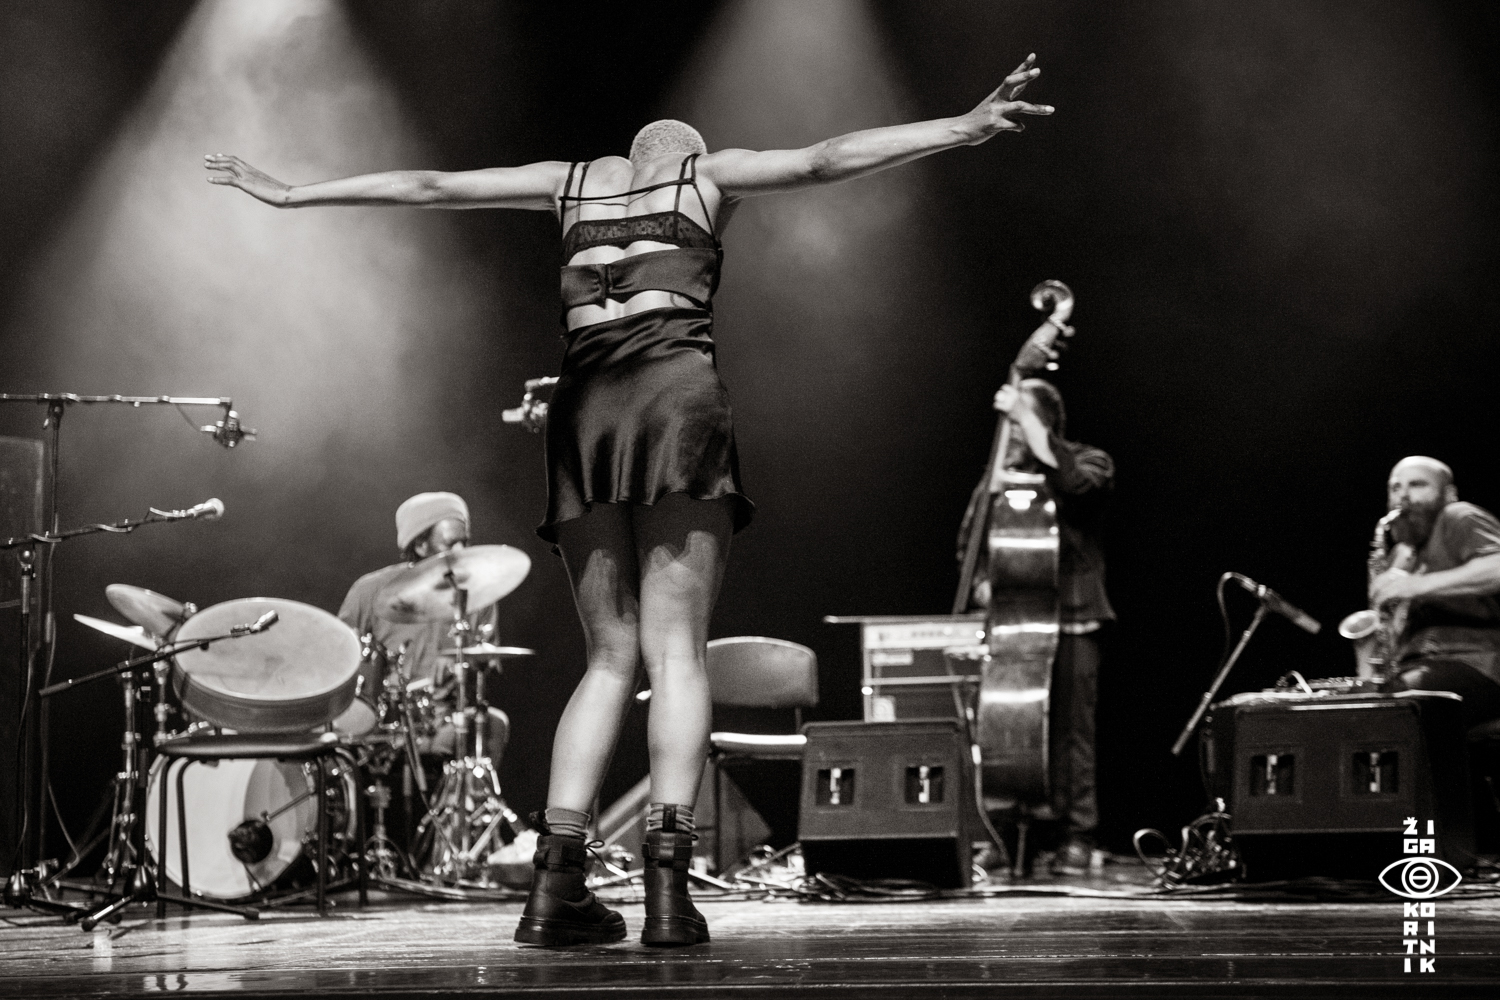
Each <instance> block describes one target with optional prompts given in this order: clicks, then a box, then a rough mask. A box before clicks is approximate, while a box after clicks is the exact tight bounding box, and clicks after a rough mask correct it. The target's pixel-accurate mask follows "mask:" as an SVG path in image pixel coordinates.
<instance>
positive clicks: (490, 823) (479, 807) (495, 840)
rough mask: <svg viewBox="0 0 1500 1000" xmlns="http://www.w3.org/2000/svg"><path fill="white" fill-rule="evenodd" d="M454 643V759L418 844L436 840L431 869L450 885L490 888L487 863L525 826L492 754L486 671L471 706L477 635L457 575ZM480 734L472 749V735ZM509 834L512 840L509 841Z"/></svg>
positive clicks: (428, 863) (428, 865)
mask: <svg viewBox="0 0 1500 1000" xmlns="http://www.w3.org/2000/svg"><path fill="white" fill-rule="evenodd" d="M448 582H449V584H450V586H452V587H453V594H454V597H453V600H454V606H453V625H452V627H451V634H452V635H453V639H454V663H453V673H454V679H455V681H456V685H455V686H456V690H457V692H458V693H457V699H458V701H457V704H456V706H455V709H456V711H455V712H454V714H453V727H454V751H453V759H452V760H451V761H449V762H448V763H447V764H445V765H444V766H443V779H442V784H441V785H440V786H439V788H438V792H437V794H436V795H435V796H434V798H433V802H432V807H431V809H430V810H429V811H428V813H427V815H426V816H425V817H423V819H422V822H421V823H420V824H419V825H418V827H417V836H416V842H417V843H421V841H422V839H423V837H424V835H427V836H430V837H431V844H430V846H429V847H428V850H427V852H426V855H427V856H426V859H425V860H426V869H427V870H428V871H429V872H430V873H431V874H432V875H435V876H437V877H438V878H440V879H442V880H444V881H446V882H460V883H461V882H478V883H479V884H480V885H481V886H485V887H489V883H488V880H487V879H486V878H485V859H486V858H487V857H488V856H489V853H490V852H491V851H493V850H496V849H498V848H499V847H500V846H502V845H503V844H504V843H508V842H509V841H510V840H514V839H515V832H514V831H515V825H514V824H515V823H517V822H519V819H518V818H517V817H516V815H515V813H513V812H512V811H511V809H510V807H509V806H507V805H506V804H505V800H504V799H503V798H501V796H500V776H499V774H497V773H496V771H495V765H494V762H493V760H492V759H491V758H490V756H489V752H488V749H489V748H488V745H487V744H488V734H489V703H488V701H487V700H486V699H485V696H484V679H483V667H480V668H479V671H478V672H477V673H476V674H475V675H474V684H475V691H474V694H475V698H474V704H473V705H471V704H470V703H469V693H468V688H469V683H468V682H469V677H470V669H469V662H468V660H467V659H465V654H464V647H465V646H466V645H467V644H468V643H467V639H468V637H469V633H470V632H471V631H472V626H471V625H470V624H469V620H468V591H466V590H464V589H463V588H462V587H459V586H458V582H457V580H456V579H455V578H454V577H453V575H452V573H451V572H450V573H449V574H448ZM471 732H472V733H473V734H474V739H473V744H472V749H471V745H470V739H469V734H470V733H471ZM507 834H509V836H508V837H507Z"/></svg>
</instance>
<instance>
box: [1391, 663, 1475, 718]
mask: <svg viewBox="0 0 1500 1000" xmlns="http://www.w3.org/2000/svg"><path fill="white" fill-rule="evenodd" d="M1393 687H1395V688H1396V689H1397V690H1403V689H1404V690H1408V691H1452V692H1453V693H1454V694H1457V695H1460V696H1461V697H1462V698H1463V700H1464V712H1463V718H1464V725H1465V726H1477V725H1479V724H1480V723H1481V722H1488V721H1490V720H1491V719H1495V718H1500V684H1496V683H1495V682H1494V681H1492V680H1490V679H1489V678H1488V677H1486V676H1485V675H1484V674H1482V673H1480V672H1479V671H1478V670H1475V669H1474V668H1473V667H1471V666H1469V665H1468V664H1467V663H1463V662H1461V661H1459V660H1448V659H1443V658H1441V656H1432V657H1423V658H1422V659H1419V660H1406V661H1404V662H1402V664H1401V675H1400V677H1399V678H1397V681H1396V683H1395V684H1394V685H1393Z"/></svg>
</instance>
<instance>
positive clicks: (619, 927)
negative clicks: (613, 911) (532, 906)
mask: <svg viewBox="0 0 1500 1000" xmlns="http://www.w3.org/2000/svg"><path fill="white" fill-rule="evenodd" d="M623 940H625V921H624V920H611V921H609V922H607V923H604V924H598V925H582V926H580V925H579V924H575V923H571V922H568V921H563V920H543V919H540V918H538V917H522V918H521V923H520V924H519V925H518V926H517V927H516V942H517V943H518V944H537V945H542V946H543V947H548V948H565V947H567V946H568V945H574V944H612V943H613V942H615V941H623Z"/></svg>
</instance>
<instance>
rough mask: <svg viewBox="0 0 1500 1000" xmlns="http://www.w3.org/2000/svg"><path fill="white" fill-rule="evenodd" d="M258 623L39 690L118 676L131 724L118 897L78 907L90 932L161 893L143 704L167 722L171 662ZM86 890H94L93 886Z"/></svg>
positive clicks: (114, 847) (119, 815)
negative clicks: (145, 817) (148, 799)
mask: <svg viewBox="0 0 1500 1000" xmlns="http://www.w3.org/2000/svg"><path fill="white" fill-rule="evenodd" d="M254 627H255V626H254V625H253V624H252V625H249V626H242V627H240V628H239V629H231V630H230V631H228V632H225V633H224V634H222V635H215V636H203V637H199V638H196V639H194V640H192V641H191V643H189V644H183V643H175V642H174V643H168V644H163V645H162V646H161V647H160V648H158V649H155V650H153V651H152V652H150V653H147V654H144V655H142V656H138V657H135V658H134V659H129V660H125V661H122V662H121V663H118V664H115V665H114V666H111V667H106V668H104V669H103V670H98V671H95V672H94V673H92V674H86V675H84V676H82V677H75V678H71V679H69V680H66V681H61V682H59V683H57V684H52V685H49V686H48V687H44V688H42V689H41V691H39V692H38V694H39V696H40V697H42V698H49V697H51V696H52V695H55V694H59V693H61V692H63V691H66V690H68V689H70V688H73V687H76V686H78V685H80V684H86V683H88V682H90V681H94V680H98V679H99V678H102V677H108V676H115V677H117V678H118V679H119V681H120V685H121V688H122V691H123V696H124V707H125V728H124V734H123V737H122V740H121V743H120V749H121V758H122V766H121V769H120V771H119V772H117V773H116V775H115V790H114V808H113V811H112V814H111V818H110V832H109V839H110V847H109V852H108V854H107V855H106V856H105V859H104V862H103V864H102V866H101V869H100V870H101V873H102V874H104V875H107V876H108V879H109V881H108V891H107V895H110V896H113V897H114V898H113V899H110V900H107V901H106V902H105V903H104V904H103V905H101V906H97V907H95V908H93V909H89V908H79V909H77V912H76V913H74V914H73V916H76V917H77V918H79V922H80V926H81V927H82V928H83V929H84V930H93V929H94V927H95V926H96V925H97V924H98V923H99V922H100V921H102V920H108V921H112V922H115V921H118V920H119V919H120V916H121V914H122V913H123V911H124V910H125V909H126V908H127V907H128V906H129V905H130V904H131V903H148V902H152V901H154V900H155V899H157V898H158V896H159V895H160V894H159V893H157V891H156V888H155V877H154V875H153V873H152V870H151V867H152V866H151V862H150V859H149V858H148V857H147V856H146V845H145V839H144V838H145V828H144V827H145V824H144V823H143V822H142V821H141V809H142V808H143V807H144V805H145V803H144V801H143V799H144V793H145V792H146V775H147V773H148V763H147V758H148V755H149V754H150V749H149V747H148V745H147V743H146V741H145V735H144V733H143V731H142V729H143V726H142V722H143V720H142V716H141V712H140V706H141V704H142V702H143V701H145V700H154V701H155V707H156V711H155V718H156V722H157V725H158V726H160V725H162V724H163V722H164V721H165V697H164V694H165V687H164V681H165V677H166V671H167V665H166V661H167V660H169V659H171V658H172V657H173V656H175V655H176V654H178V653H180V652H181V651H182V650H183V649H185V648H189V646H191V647H195V648H206V647H209V646H211V645H213V644H214V643H217V642H221V641H224V640H229V639H235V640H239V639H241V638H242V637H243V636H246V635H250V634H254V633H252V632H250V631H249V629H251V628H254ZM266 627H269V625H267V626H262V627H261V628H262V630H263V629H264V628H266ZM155 735H156V737H157V738H158V739H157V741H158V742H159V741H160V737H161V736H162V735H163V734H162V733H161V732H160V731H158V732H157V733H156V734H155ZM83 888H87V889H89V890H90V891H92V887H83ZM165 898H167V899H169V900H171V901H174V902H183V903H192V904H193V905H204V906H207V907H208V908H209V909H223V910H228V911H229V912H237V911H235V910H233V909H232V908H226V907H218V906H215V905H213V904H211V903H200V902H199V901H196V900H188V899H186V898H185V897H177V896H172V895H168V896H166V897H165Z"/></svg>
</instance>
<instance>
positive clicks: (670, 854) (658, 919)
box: [641, 830, 708, 948]
mask: <svg viewBox="0 0 1500 1000" xmlns="http://www.w3.org/2000/svg"><path fill="white" fill-rule="evenodd" d="M693 839H694V838H693V835H692V834H691V833H678V832H676V831H675V830H671V831H669V830H652V831H651V832H650V833H648V834H646V843H645V844H644V845H643V846H642V848H641V853H642V854H643V855H644V856H645V859H646V872H645V879H646V926H645V927H644V928H642V930H641V944H649V945H655V946H657V947H660V948H671V947H676V946H678V945H687V944H703V943H704V942H706V941H707V940H708V921H706V920H704V919H703V914H701V913H699V912H698V910H697V908H696V907H695V906H693V901H692V900H691V899H689V898H688V891H687V890H688V876H687V873H688V868H689V866H690V865H691V864H692V860H693Z"/></svg>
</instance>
